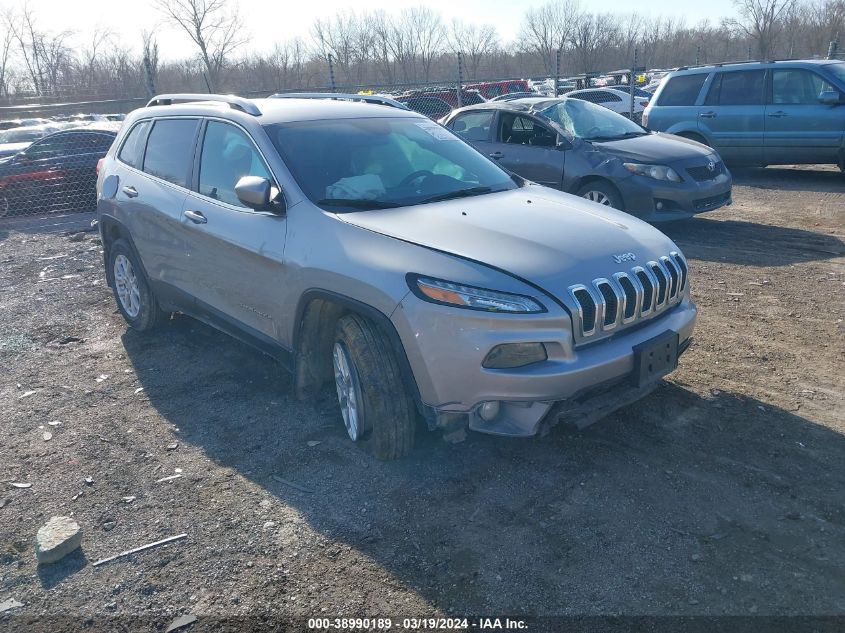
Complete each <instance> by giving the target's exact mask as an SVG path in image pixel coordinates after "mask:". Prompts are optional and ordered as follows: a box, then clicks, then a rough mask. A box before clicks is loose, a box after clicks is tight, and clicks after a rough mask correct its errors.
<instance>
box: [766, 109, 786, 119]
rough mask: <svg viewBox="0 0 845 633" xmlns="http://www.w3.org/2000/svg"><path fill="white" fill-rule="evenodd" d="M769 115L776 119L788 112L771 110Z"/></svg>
mask: <svg viewBox="0 0 845 633" xmlns="http://www.w3.org/2000/svg"><path fill="white" fill-rule="evenodd" d="M769 116H770V117H774V118H775V119H779V118H781V117H785V116H787V114H786V112H784V111H783V110H778V111H777V112H769Z"/></svg>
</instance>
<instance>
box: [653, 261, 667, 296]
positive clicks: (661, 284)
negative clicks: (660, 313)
mask: <svg viewBox="0 0 845 633" xmlns="http://www.w3.org/2000/svg"><path fill="white" fill-rule="evenodd" d="M651 272H652V273H654V276H655V277H656V278H657V305H660V304H661V303H663V302H664V301H666V285H667V284H666V275H664V274H663V270H662V269H661V268H660V266H658V265H657V264H651Z"/></svg>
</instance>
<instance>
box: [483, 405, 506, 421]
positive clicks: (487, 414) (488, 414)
mask: <svg viewBox="0 0 845 633" xmlns="http://www.w3.org/2000/svg"><path fill="white" fill-rule="evenodd" d="M501 408H502V403H501V402H499V401H497V400H490V401H489V402H484V403H482V405H481V406H480V407H478V415H480V416H481V419H482V420H484V421H485V422H490V421H491V420H494V419H495V418H496V416H497V415H499V411H500V410H501Z"/></svg>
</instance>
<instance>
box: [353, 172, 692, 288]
mask: <svg viewBox="0 0 845 633" xmlns="http://www.w3.org/2000/svg"><path fill="white" fill-rule="evenodd" d="M338 217H339V218H340V219H341V220H343V221H344V222H348V223H350V224H354V225H356V226H359V227H361V228H364V229H368V230H371V231H375V232H377V233H381V234H383V235H388V236H391V237H394V238H397V239H401V240H404V241H407V242H411V243H414V244H418V245H421V246H425V247H428V248H432V249H435V250H438V251H442V252H446V253H449V254H452V255H457V256H458V257H462V258H467V259H471V260H473V261H477V262H480V263H483V264H486V265H488V266H492V267H495V268H498V269H500V270H504V271H506V272H508V273H510V274H513V275H516V276H518V277H521V278H523V279H526V280H528V281H530V282H532V283H534V284H536V285H538V286H540V287H542V288H544V289H545V290H546V291H547V292H550V293H552V294H554V295H556V296H557V297H559V298H560V297H562V296H563V295H564V294H565V292H566V288H567V287H568V286H569V285H571V284H574V283H589V282H590V281H591V280H592V279H595V278H597V277H606V276H608V275H612V274H613V273H614V272H618V271H621V270H624V269H628V268H630V267H631V266H633V265H635V264H636V263H640V262H645V261H648V260H649V259H654V258H656V257H659V256H661V255H667V254H668V253H669V252H670V251H672V250H677V247H676V246H675V245H674V244H673V243H672V241H671V240H670V239H669V238H668V237H666V236H665V235H664V234H663V233H661V232H660V231H658V230H657V229H655V228H654V227H652V226H650V225H648V224H646V223H644V222H642V221H641V220H638V219H636V218H634V217H633V216H630V215H628V214H626V213H623V212H621V211H616V210H614V209H611V208H609V207H604V206H601V205H598V204H595V203H592V202H589V201H586V200H584V199H582V198H578V197H576V196H573V195H570V194H566V193H561V192H559V191H555V190H553V189H548V188H546V187H540V186H533V185H532V186H527V187H523V188H520V189H516V190H512V191H506V192H501V193H493V194H487V195H481V196H476V197H472V198H465V199H461V200H450V201H447V202H437V203H431V204H420V205H415V206H410V207H404V208H400V209H385V210H377V211H364V212H355V213H345V214H342V215H339V216H338ZM631 255H633V258H634V259H632V258H631ZM619 262H627V263H619ZM631 262H633V263H631ZM423 272H424V271H423Z"/></svg>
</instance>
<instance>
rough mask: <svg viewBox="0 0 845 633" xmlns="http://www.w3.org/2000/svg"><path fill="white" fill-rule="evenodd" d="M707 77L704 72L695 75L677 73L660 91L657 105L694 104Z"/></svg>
mask: <svg viewBox="0 0 845 633" xmlns="http://www.w3.org/2000/svg"><path fill="white" fill-rule="evenodd" d="M705 79H707V74H706V73H698V74H695V75H679V76H678V77H672V78H671V79H669V82H668V83H667V84H666V85H665V86H664V87H663V90H662V91H661V92H660V99H659V100H658V102H657V105H660V106H691V105H695V102H696V100H697V99H698V93H699V92H701V87H702V86H703V85H704V80H705Z"/></svg>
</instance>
